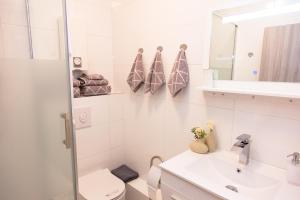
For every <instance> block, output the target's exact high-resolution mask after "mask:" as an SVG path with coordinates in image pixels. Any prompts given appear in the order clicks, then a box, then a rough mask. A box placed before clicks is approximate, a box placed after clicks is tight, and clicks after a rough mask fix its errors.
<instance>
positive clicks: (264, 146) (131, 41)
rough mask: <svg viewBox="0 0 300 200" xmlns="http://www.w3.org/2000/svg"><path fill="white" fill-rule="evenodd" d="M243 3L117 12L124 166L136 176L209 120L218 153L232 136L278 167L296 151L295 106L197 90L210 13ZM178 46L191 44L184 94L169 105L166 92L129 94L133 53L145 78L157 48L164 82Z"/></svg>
mask: <svg viewBox="0 0 300 200" xmlns="http://www.w3.org/2000/svg"><path fill="white" fill-rule="evenodd" d="M246 2H247V1H243V2H241V1H238V0H232V1H228V0H227V1H226V0H224V1H220V0H213V1H198V0H190V1H189V2H188V3H187V2H186V1H181V0H164V1H160V0H152V1H147V0H141V1H132V2H131V3H129V4H126V5H121V6H119V7H116V8H114V11H113V54H114V58H115V59H114V69H115V71H114V75H115V84H116V86H117V87H118V88H120V89H122V91H124V92H125V94H124V95H123V96H124V97H123V99H122V101H123V102H124V119H125V130H124V134H125V136H124V141H125V153H126V162H127V164H129V165H130V166H131V167H132V168H134V169H136V170H137V171H139V172H140V173H141V174H144V173H146V172H147V171H148V166H149V160H150V158H151V156H153V155H155V154H158V155H161V156H162V157H163V158H164V159H168V158H170V157H171V156H174V155H176V154H177V153H179V152H182V151H184V150H186V149H187V148H188V144H189V143H190V142H191V140H192V135H191V133H190V129H191V127H193V126H197V125H201V124H202V123H205V122H206V120H208V119H211V120H213V121H214V122H215V124H216V134H217V138H218V145H219V148H220V149H224V150H229V149H230V147H231V145H232V144H233V143H234V142H235V137H236V136H237V135H239V134H242V133H248V134H251V135H252V138H253V144H252V152H251V156H252V158H254V159H256V160H261V161H263V162H265V163H268V164H272V165H274V166H277V167H282V168H284V167H285V159H286V158H285V156H286V154H288V153H291V152H293V151H300V145H299V143H298V142H299V141H300V116H299V113H300V112H299V111H300V102H299V101H293V102H289V99H280V98H266V97H256V98H254V99H253V98H252V97H251V96H239V95H227V94H225V95H221V94H215V95H214V94H211V93H208V94H203V93H202V92H201V91H200V90H197V89H196V87H197V86H201V85H202V84H203V83H202V80H203V70H202V69H203V68H204V67H207V60H208V52H209V48H208V46H209V45H207V44H209V30H210V24H209V22H210V14H211V11H212V10H216V9H220V8H225V7H230V6H233V5H238V4H241V3H246ZM248 2H250V1H248ZM125 22H126V23H125ZM181 43H186V44H187V45H188V50H187V57H188V62H189V66H190V73H191V82H190V85H189V87H188V88H187V89H186V90H185V91H183V92H182V93H181V94H179V96H177V97H176V98H172V97H171V96H170V94H169V91H168V90H167V89H166V88H163V89H162V90H161V91H160V92H158V93H157V94H155V95H154V96H151V95H149V94H144V93H143V91H139V92H137V93H136V94H134V93H132V92H131V91H130V90H129V88H128V86H127V84H126V78H127V75H128V73H129V70H130V67H131V64H132V62H133V59H134V57H135V55H136V53H137V50H138V48H140V47H143V48H144V50H145V52H144V63H145V67H146V69H147V71H148V69H149V67H150V65H151V62H152V59H153V57H154V54H155V51H156V47H157V46H158V45H162V46H163V47H164V51H163V60H164V64H165V72H166V75H167V77H168V76H169V74H170V71H171V68H172V65H173V62H174V59H175V57H176V54H177V52H178V50H179V45H180V44H181Z"/></svg>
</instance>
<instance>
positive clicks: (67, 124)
mask: <svg viewBox="0 0 300 200" xmlns="http://www.w3.org/2000/svg"><path fill="white" fill-rule="evenodd" d="M61 117H62V118H63V119H64V120H65V134H66V139H65V140H63V143H64V144H65V145H66V148H67V149H70V148H71V146H72V128H71V120H70V115H69V114H68V113H63V114H61Z"/></svg>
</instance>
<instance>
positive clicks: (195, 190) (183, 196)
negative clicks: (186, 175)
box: [161, 171, 223, 200]
mask: <svg viewBox="0 0 300 200" xmlns="http://www.w3.org/2000/svg"><path fill="white" fill-rule="evenodd" d="M161 185H162V187H161V189H162V193H163V194H165V196H163V197H165V198H163V200H223V198H221V197H218V196H216V195H215V194H212V193H209V192H207V191H205V190H204V189H202V188H200V187H197V186H195V185H193V184H191V183H189V182H187V181H185V180H183V179H181V178H179V177H177V176H175V175H173V174H170V173H169V172H166V171H162V177H161ZM164 189H166V191H164ZM170 194H171V195H173V197H172V196H170ZM174 195H175V197H174ZM176 197H177V199H176ZM172 198H173V199H172Z"/></svg>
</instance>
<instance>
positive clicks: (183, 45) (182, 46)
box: [180, 44, 188, 51]
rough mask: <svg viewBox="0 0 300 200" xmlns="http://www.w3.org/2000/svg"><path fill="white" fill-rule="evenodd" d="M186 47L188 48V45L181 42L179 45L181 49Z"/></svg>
mask: <svg viewBox="0 0 300 200" xmlns="http://www.w3.org/2000/svg"><path fill="white" fill-rule="evenodd" d="M187 48H188V46H187V45H186V44H181V45H180V49H182V50H184V51H185V50H187Z"/></svg>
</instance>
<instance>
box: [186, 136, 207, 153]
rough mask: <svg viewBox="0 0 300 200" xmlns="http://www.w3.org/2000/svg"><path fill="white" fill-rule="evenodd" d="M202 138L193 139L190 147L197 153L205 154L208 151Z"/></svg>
mask: <svg viewBox="0 0 300 200" xmlns="http://www.w3.org/2000/svg"><path fill="white" fill-rule="evenodd" d="M204 141H205V140H204V139H199V140H195V141H193V142H192V143H191V144H190V149H191V150H192V151H193V152H195V153H199V154H205V153H207V152H208V147H207V145H206V144H205V143H204Z"/></svg>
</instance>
